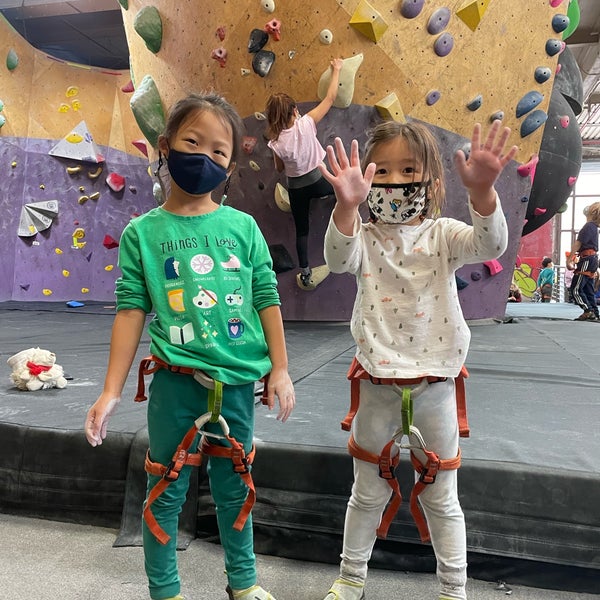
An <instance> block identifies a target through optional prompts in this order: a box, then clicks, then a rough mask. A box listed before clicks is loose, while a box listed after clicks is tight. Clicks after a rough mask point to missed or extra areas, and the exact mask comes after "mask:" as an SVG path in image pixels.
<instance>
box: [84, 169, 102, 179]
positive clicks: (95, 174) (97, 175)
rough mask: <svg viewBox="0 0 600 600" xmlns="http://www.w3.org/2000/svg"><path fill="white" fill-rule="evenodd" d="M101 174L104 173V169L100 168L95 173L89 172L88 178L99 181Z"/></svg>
mask: <svg viewBox="0 0 600 600" xmlns="http://www.w3.org/2000/svg"><path fill="white" fill-rule="evenodd" d="M101 173H102V167H98V168H97V169H96V170H95V171H89V172H88V174H87V176H88V177H89V178H90V179H98V177H100V174H101Z"/></svg>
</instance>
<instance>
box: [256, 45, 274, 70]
mask: <svg viewBox="0 0 600 600" xmlns="http://www.w3.org/2000/svg"><path fill="white" fill-rule="evenodd" d="M274 62H275V54H273V52H271V51H270V50H259V51H258V52H256V54H254V58H253V59H252V69H253V70H254V72H255V73H256V74H257V75H260V76H261V77H265V76H267V75H268V74H269V71H270V70H271V67H272V66H273V63H274Z"/></svg>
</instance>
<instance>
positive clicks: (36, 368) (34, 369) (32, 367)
mask: <svg viewBox="0 0 600 600" xmlns="http://www.w3.org/2000/svg"><path fill="white" fill-rule="evenodd" d="M27 368H28V369H29V372H30V373H31V374H32V375H35V376H36V377H37V376H38V375H39V374H40V373H44V371H49V370H50V369H51V368H52V367H49V366H48V365H36V364H35V363H32V362H31V361H29V360H28V361H27Z"/></svg>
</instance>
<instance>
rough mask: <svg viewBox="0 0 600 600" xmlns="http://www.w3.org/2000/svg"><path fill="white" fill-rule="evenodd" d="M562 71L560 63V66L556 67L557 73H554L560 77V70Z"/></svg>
mask: <svg viewBox="0 0 600 600" xmlns="http://www.w3.org/2000/svg"><path fill="white" fill-rule="evenodd" d="M561 69H562V65H561V64H560V63H558V64H557V65H556V71H554V73H555V74H556V75H558V74H559V73H560V70H561Z"/></svg>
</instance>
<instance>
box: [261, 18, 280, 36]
mask: <svg viewBox="0 0 600 600" xmlns="http://www.w3.org/2000/svg"><path fill="white" fill-rule="evenodd" d="M265 31H266V32H267V33H268V34H269V35H272V36H273V39H274V40H275V41H276V42H278V41H279V40H280V39H281V21H280V20H279V19H271V20H270V21H269V22H268V23H267V24H266V25H265Z"/></svg>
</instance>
